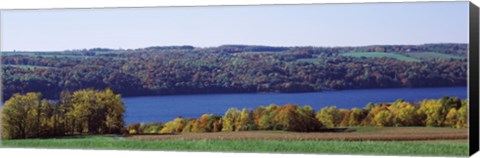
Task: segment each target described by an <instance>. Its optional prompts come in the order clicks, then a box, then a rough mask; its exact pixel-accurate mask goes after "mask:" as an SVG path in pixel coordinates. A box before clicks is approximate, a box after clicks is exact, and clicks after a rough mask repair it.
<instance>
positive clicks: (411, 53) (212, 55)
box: [2, 44, 468, 100]
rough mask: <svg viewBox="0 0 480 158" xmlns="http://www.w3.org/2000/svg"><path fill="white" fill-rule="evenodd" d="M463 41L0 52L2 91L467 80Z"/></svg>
mask: <svg viewBox="0 0 480 158" xmlns="http://www.w3.org/2000/svg"><path fill="white" fill-rule="evenodd" d="M467 49H468V45H467V44H425V45H393V46H390V45H388V46H381V45H379V46H364V47H270V46H247V45H223V46H219V47H208V48H199V47H193V46H167V47H148V48H142V49H128V50H124V49H116V50H113V49H104V48H94V49H88V50H87V49H84V50H67V51H62V52H21V51H15V52H3V54H2V56H3V57H2V64H3V80H2V81H3V86H4V87H3V92H4V93H3V98H4V100H6V99H8V98H10V97H11V96H12V95H13V94H14V93H26V92H41V93H42V94H43V95H44V97H46V98H56V97H58V96H60V93H61V91H62V90H70V91H75V90H79V89H85V88H94V89H105V88H108V87H110V88H112V89H113V90H114V91H115V92H118V93H120V94H122V96H137V95H175V94H194V93H256V92H312V91H323V90H340V89H359V88H391V87H438V86H466V84H467Z"/></svg>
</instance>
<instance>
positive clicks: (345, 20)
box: [0, 2, 469, 51]
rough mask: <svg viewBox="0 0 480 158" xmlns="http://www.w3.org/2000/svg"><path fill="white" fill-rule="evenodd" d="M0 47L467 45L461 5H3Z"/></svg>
mask: <svg viewBox="0 0 480 158" xmlns="http://www.w3.org/2000/svg"><path fill="white" fill-rule="evenodd" d="M0 17H1V19H0V22H1V23H0V33H1V35H0V38H1V51H13V50H17V51H61V50H72V49H84V48H86V49H89V48H112V49H119V48H122V49H135V48H144V47H150V46H171V45H192V46H196V47H212V46H219V45H224V44H248V45H269V46H325V47H329V46H363V45H391V44H425V43H468V26H469V24H468V2H426V3H367V4H365V3H364V4H315V5H273V6H272V5H263V6H211V7H159V8H110V9H53V10H7V11H2V12H1V15H0Z"/></svg>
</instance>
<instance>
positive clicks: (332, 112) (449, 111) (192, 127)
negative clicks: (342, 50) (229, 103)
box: [125, 97, 468, 134]
mask: <svg viewBox="0 0 480 158" xmlns="http://www.w3.org/2000/svg"><path fill="white" fill-rule="evenodd" d="M467 111H468V109H467V100H460V99H458V98H455V97H442V98H440V99H425V100H423V101H420V102H417V103H411V102H407V101H404V100H401V99H399V100H397V101H395V102H393V103H378V104H373V103H369V104H368V105H366V106H365V107H364V108H352V109H337V108H336V107H335V106H327V107H324V108H322V109H320V110H319V111H317V112H315V111H314V110H313V109H312V107H310V106H308V105H306V106H303V107H302V106H297V105H294V104H286V105H283V106H278V105H274V104H272V105H269V106H267V107H264V106H259V107H257V108H255V109H252V110H249V109H246V108H244V109H242V110H239V109H236V108H230V109H228V110H227V111H226V112H225V114H224V115H223V116H218V115H214V114H204V115H202V116H201V117H200V118H190V119H186V118H182V117H178V118H175V119H174V120H172V121H170V122H167V123H133V124H130V125H128V126H127V127H126V128H127V130H125V131H126V132H128V133H129V134H155V133H164V134H165V133H189V132H231V131H253V130H285V131H295V132H315V131H321V130H324V129H328V128H337V127H354V126H377V127H402V126H427V127H453V128H466V127H467V125H468V124H467V122H468V117H467V115H468V114H467V113H468V112H467Z"/></svg>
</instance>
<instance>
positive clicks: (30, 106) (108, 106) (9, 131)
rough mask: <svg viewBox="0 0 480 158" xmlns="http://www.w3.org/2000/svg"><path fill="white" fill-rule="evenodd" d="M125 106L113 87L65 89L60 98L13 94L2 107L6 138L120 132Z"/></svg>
mask: <svg viewBox="0 0 480 158" xmlns="http://www.w3.org/2000/svg"><path fill="white" fill-rule="evenodd" d="M124 112H125V107H124V105H123V103H122V100H121V96H120V95H119V94H115V93H114V92H113V91H112V90H111V89H105V90H103V91H99V90H93V89H85V90H78V91H75V92H73V93H71V92H69V91H64V92H62V94H61V96H60V99H59V100H58V101H50V100H47V99H44V98H42V94H41V93H38V92H37V93H34V92H30V93H26V94H23V95H22V94H14V95H13V96H12V97H11V98H10V99H8V100H7V101H6V102H5V104H4V106H3V107H2V111H1V119H2V121H1V123H2V124H1V127H2V128H1V130H2V138H3V139H25V138H41V137H56V136H65V135H77V134H107V133H120V131H121V129H122V128H123V127H124V122H123V117H124V116H123V113H124Z"/></svg>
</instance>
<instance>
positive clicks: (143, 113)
mask: <svg viewBox="0 0 480 158" xmlns="http://www.w3.org/2000/svg"><path fill="white" fill-rule="evenodd" d="M442 96H452V97H459V98H460V99H466V98H467V87H441V88H392V89H363V90H342V91H325V92H312V93H247V94H201V95H173V96H145V97H125V98H123V102H124V103H125V106H126V117H125V122H126V123H127V124H128V123H134V122H167V121H170V120H173V119H174V118H176V117H178V116H182V117H184V118H198V117H200V116H201V115H202V114H207V113H208V114H217V115H223V114H224V113H225V111H227V109H228V108H230V107H236V108H238V109H241V108H244V107H245V108H249V109H253V108H256V107H258V106H260V105H263V106H268V105H270V104H277V105H284V104H287V103H293V104H296V105H302V106H303V105H310V106H312V107H313V108H314V109H315V110H319V109H321V108H322V107H324V106H329V105H336V106H337V107H338V108H348V109H350V108H353V107H359V108H362V107H364V106H365V105H367V104H368V103H369V102H373V103H380V102H393V101H395V100H397V99H399V98H402V99H404V100H407V101H412V102H417V101H421V100H423V99H438V98H440V97H442Z"/></svg>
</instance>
